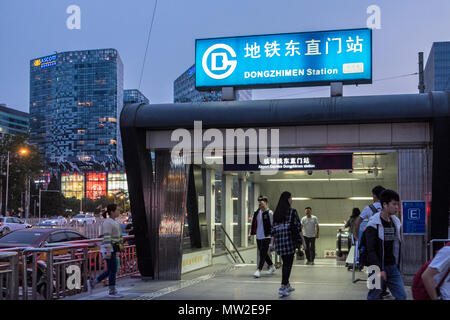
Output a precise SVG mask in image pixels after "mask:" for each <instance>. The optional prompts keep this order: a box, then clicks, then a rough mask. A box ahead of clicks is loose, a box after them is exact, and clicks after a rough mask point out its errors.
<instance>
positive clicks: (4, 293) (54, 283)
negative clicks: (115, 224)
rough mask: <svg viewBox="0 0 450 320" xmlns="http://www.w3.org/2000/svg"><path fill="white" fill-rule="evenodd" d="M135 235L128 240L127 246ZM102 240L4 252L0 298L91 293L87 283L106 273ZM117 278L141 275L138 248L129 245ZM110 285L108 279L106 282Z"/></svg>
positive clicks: (0, 266) (0, 258)
mask: <svg viewBox="0 0 450 320" xmlns="http://www.w3.org/2000/svg"><path fill="white" fill-rule="evenodd" d="M133 238H134V236H127V237H124V241H125V243H127V242H129V241H130V240H131V241H132V239H133ZM101 242H102V239H101V238H96V239H90V240H80V241H72V242H70V243H67V242H66V243H58V244H49V245H47V246H46V247H45V248H24V247H18V248H8V249H1V250H0V283H1V284H2V286H1V291H0V293H1V298H0V299H4V298H6V299H23V300H29V299H31V300H38V299H46V300H52V299H59V298H61V297H66V296H70V295H74V294H78V293H81V292H85V291H87V280H89V279H94V278H95V277H96V275H97V273H99V272H102V271H103V270H106V261H105V260H104V259H102V255H101V252H100V245H101ZM124 249H125V250H124V252H122V253H121V254H120V256H119V260H120V266H119V268H118V272H117V278H123V277H128V276H131V275H136V274H139V270H138V267H137V257H136V246H135V245H130V244H126V245H125V246H124ZM103 283H104V284H105V285H107V283H108V282H107V279H105V281H104V282H103Z"/></svg>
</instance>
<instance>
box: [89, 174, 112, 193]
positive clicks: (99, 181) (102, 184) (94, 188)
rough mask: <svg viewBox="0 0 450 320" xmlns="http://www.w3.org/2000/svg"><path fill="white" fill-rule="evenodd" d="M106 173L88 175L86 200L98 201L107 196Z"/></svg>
mask: <svg viewBox="0 0 450 320" xmlns="http://www.w3.org/2000/svg"><path fill="white" fill-rule="evenodd" d="M106 191H107V190H106V172H87V173H86V198H90V199H98V198H100V197H102V196H106Z"/></svg>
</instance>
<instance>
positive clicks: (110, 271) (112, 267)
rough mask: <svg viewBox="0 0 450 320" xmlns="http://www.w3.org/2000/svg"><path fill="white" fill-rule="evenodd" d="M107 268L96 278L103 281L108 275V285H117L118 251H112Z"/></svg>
mask: <svg viewBox="0 0 450 320" xmlns="http://www.w3.org/2000/svg"><path fill="white" fill-rule="evenodd" d="M106 265H107V269H106V271H105V272H103V273H102V274H101V275H99V276H98V277H97V279H96V282H101V281H103V279H105V278H106V277H108V286H110V287H113V286H115V285H116V273H117V261H116V253H115V252H111V259H106Z"/></svg>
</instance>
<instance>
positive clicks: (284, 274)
mask: <svg viewBox="0 0 450 320" xmlns="http://www.w3.org/2000/svg"><path fill="white" fill-rule="evenodd" d="M294 254H295V253H292V254H287V255H284V256H281V260H282V261H283V269H282V270H281V279H282V280H281V284H282V285H285V286H286V285H287V284H288V283H289V277H290V276H291V271H292V264H293V263H294Z"/></svg>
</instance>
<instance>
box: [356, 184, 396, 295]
mask: <svg viewBox="0 0 450 320" xmlns="http://www.w3.org/2000/svg"><path fill="white" fill-rule="evenodd" d="M384 190H386V189H385V188H384V187H382V186H380V185H378V186H375V187H374V188H373V189H372V200H373V203H372V204H369V205H367V206H366V207H365V208H364V209H363V211H362V212H361V214H360V215H359V217H358V218H356V220H355V228H354V234H353V237H354V238H355V239H356V240H357V241H358V240H359V228H360V225H361V222H363V220H366V219H367V220H368V219H370V217H372V216H373V215H374V214H375V213H377V212H380V211H381V209H382V208H381V203H380V197H381V193H382V192H383V191H384ZM355 253H356V255H357V260H359V258H358V255H359V252H358V250H356V251H355ZM382 289H383V292H382V293H381V295H382V296H383V297H388V296H389V295H390V293H389V292H388V291H387V289H386V286H385V282H383V288H382Z"/></svg>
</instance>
